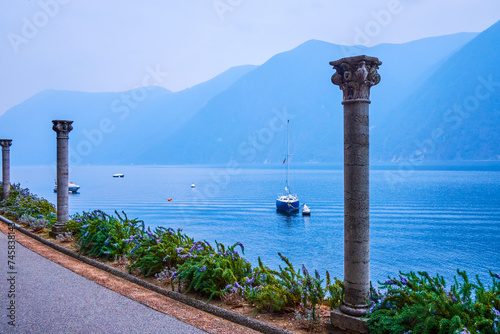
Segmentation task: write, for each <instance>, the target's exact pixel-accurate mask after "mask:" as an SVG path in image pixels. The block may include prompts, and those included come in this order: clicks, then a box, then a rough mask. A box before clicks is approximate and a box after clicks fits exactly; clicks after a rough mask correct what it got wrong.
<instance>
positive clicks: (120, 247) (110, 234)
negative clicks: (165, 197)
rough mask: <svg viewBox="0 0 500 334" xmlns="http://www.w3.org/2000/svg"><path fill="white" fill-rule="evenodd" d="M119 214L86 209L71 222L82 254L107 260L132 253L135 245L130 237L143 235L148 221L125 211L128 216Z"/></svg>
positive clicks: (71, 230) (72, 231) (69, 225)
mask: <svg viewBox="0 0 500 334" xmlns="http://www.w3.org/2000/svg"><path fill="white" fill-rule="evenodd" d="M115 213H116V215H117V217H114V216H110V215H107V214H106V213H104V212H102V211H100V210H95V211H92V212H89V213H86V212H84V213H83V214H82V215H75V216H74V217H73V219H72V221H71V222H68V224H67V225H66V226H67V228H68V232H71V233H72V235H73V236H74V237H75V238H76V239H77V245H78V246H79V251H80V253H82V254H86V255H90V256H94V257H100V258H104V259H116V258H118V257H121V256H124V255H126V254H128V253H129V251H130V250H131V249H132V247H133V246H134V244H131V243H130V242H129V241H128V240H130V239H131V237H134V236H136V235H142V233H143V229H144V222H143V221H141V220H138V219H133V220H129V219H128V217H127V215H126V214H125V213H123V215H124V217H125V218H122V217H121V216H120V215H119V214H118V212H116V211H115ZM78 227H79V230H78Z"/></svg>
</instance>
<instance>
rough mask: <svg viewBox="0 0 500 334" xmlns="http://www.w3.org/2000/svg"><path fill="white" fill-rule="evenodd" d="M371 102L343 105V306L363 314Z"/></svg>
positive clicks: (366, 288) (366, 289)
mask: <svg viewBox="0 0 500 334" xmlns="http://www.w3.org/2000/svg"><path fill="white" fill-rule="evenodd" d="M368 122H369V121H368V102H366V101H361V102H350V103H349V102H347V103H344V296H345V297H344V303H343V305H342V306H341V310H342V311H344V312H346V313H348V314H351V315H358V314H353V313H357V312H355V310H357V309H358V308H360V307H361V309H360V310H359V313H360V315H363V314H364V312H366V309H365V308H366V307H365V306H366V305H367V301H368V298H369V296H370V215H369V209H370V205H369V196H370V194H369V187H370V185H369V169H370V168H369V154H368V151H369V149H368V147H369V133H368V131H369V125H368Z"/></svg>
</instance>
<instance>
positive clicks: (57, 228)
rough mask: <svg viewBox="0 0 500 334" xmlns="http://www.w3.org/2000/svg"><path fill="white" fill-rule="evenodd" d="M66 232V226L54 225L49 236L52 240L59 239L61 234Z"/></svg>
mask: <svg viewBox="0 0 500 334" xmlns="http://www.w3.org/2000/svg"><path fill="white" fill-rule="evenodd" d="M64 232H66V226H63V225H54V226H52V230H51V231H49V236H50V237H51V238H55V237H57V236H58V235H59V234H62V233H64Z"/></svg>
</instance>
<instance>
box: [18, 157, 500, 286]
mask: <svg viewBox="0 0 500 334" xmlns="http://www.w3.org/2000/svg"><path fill="white" fill-rule="evenodd" d="M55 173H56V172H55V167H13V168H12V171H11V179H12V181H13V182H20V183H21V185H22V186H24V187H28V188H30V190H31V191H32V192H34V193H36V194H38V195H40V196H42V197H45V198H47V199H48V200H49V201H51V202H52V203H56V194H54V193H53V192H52V188H53V185H54V179H55V175H56V174H55ZM114 173H124V174H125V178H123V179H117V178H113V177H112V174H114ZM284 179H285V174H284V171H283V170H282V169H280V168H276V169H273V168H262V169H237V170H232V169H227V168H213V167H135V166H128V167H123V166H120V167H74V168H72V169H71V170H70V180H71V181H73V182H75V183H77V184H79V185H80V186H81V187H82V188H81V190H80V193H79V194H72V195H70V213H75V212H81V211H82V210H92V209H102V210H104V211H106V212H108V213H112V212H113V211H114V210H115V209H116V210H119V211H121V210H124V211H125V212H127V213H128V215H129V217H130V218H134V217H139V218H141V219H143V220H144V221H145V222H146V224H147V225H149V226H157V225H162V226H167V227H173V228H182V229H183V231H184V232H185V233H187V234H188V235H190V236H192V237H194V238H195V239H198V240H199V239H201V240H203V239H205V240H208V241H209V242H213V241H214V240H217V241H219V242H224V243H227V244H233V243H235V242H237V241H240V242H242V243H243V244H244V245H245V254H246V257H247V258H248V259H249V260H250V261H251V262H252V263H253V264H256V263H257V257H258V256H260V257H261V258H262V260H263V261H264V263H265V264H267V265H269V266H271V267H274V268H277V266H278V265H279V264H280V260H279V257H278V255H277V252H281V253H282V254H283V255H285V256H287V257H289V258H290V259H291V261H292V263H294V265H295V266H296V267H297V268H299V267H300V265H301V264H305V265H306V266H307V267H308V268H309V269H310V270H311V269H318V270H319V271H320V273H321V274H324V271H325V270H327V269H328V270H329V271H330V273H331V274H332V276H338V277H339V278H341V277H342V275H343V172H342V170H325V169H321V168H316V169H296V170H294V171H293V173H292V175H291V186H292V190H293V191H294V192H296V193H297V194H298V196H299V198H300V200H301V203H303V202H305V203H307V205H308V206H309V207H310V208H311V210H312V215H311V216H310V217H303V216H302V215H299V214H297V215H292V216H286V215H282V214H280V213H277V212H276V210H275V198H276V195H277V194H278V193H279V192H281V191H282V189H283V187H284ZM192 183H195V184H196V188H195V189H191V187H190V185H191V184H192ZM370 187H371V275H372V281H373V282H375V281H377V280H383V279H385V278H386V277H387V275H397V273H398V271H399V270H402V271H405V272H406V271H410V270H413V271H417V270H425V271H428V272H429V273H431V274H435V273H440V274H442V275H444V276H445V277H446V278H447V281H450V279H451V278H452V277H453V276H454V275H455V274H456V269H457V268H460V269H466V270H467V271H468V273H470V274H476V273H477V274H479V275H480V277H481V278H483V279H485V280H486V282H487V283H488V282H490V280H489V275H488V269H491V270H493V271H496V272H500V171H498V169H497V170H496V171H495V170H491V171H477V170H472V171H459V170H458V171H457V170H453V171H446V170H438V171H431V170H422V171H411V172H402V173H400V172H397V171H384V170H374V171H372V172H371V185H370ZM168 198H172V201H171V202H169V201H167V199H168Z"/></svg>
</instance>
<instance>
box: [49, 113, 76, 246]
mask: <svg viewBox="0 0 500 334" xmlns="http://www.w3.org/2000/svg"><path fill="white" fill-rule="evenodd" d="M52 123H53V126H52V130H54V131H55V132H56V133H57V187H58V191H57V222H56V223H55V224H54V226H53V227H52V231H51V232H50V236H52V237H55V236H57V235H58V234H60V233H62V232H64V231H65V228H64V223H66V222H67V221H68V220H69V212H68V183H69V177H68V140H69V132H70V131H71V130H73V126H72V125H71V124H72V123H73V121H62V120H54V121H52Z"/></svg>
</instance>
